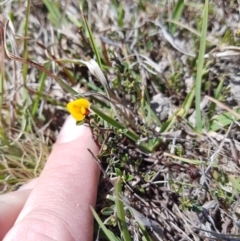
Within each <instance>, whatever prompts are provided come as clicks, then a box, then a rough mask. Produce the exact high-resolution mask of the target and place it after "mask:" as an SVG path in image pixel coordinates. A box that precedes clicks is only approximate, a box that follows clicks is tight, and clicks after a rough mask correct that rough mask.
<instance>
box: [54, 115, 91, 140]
mask: <svg viewBox="0 0 240 241" xmlns="http://www.w3.org/2000/svg"><path fill="white" fill-rule="evenodd" d="M88 132H89V128H88V127H87V126H85V125H84V124H83V125H77V124H76V120H75V119H74V118H73V117H72V116H68V118H67V119H66V121H65V123H64V125H63V127H62V129H61V131H60V133H59V136H58V138H57V141H56V143H57V144H61V143H68V142H71V141H75V140H76V139H78V138H79V137H81V136H82V135H84V134H85V133H88ZM89 135H90V132H89Z"/></svg>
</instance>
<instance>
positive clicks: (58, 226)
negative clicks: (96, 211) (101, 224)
mask: <svg viewBox="0 0 240 241" xmlns="http://www.w3.org/2000/svg"><path fill="white" fill-rule="evenodd" d="M87 148H88V149H90V150H91V151H92V152H93V154H94V155H97V154H98V151H99V150H98V147H97V146H96V144H95V143H94V141H93V139H92V134H91V131H90V129H89V128H88V127H86V126H84V125H82V126H76V124H75V120H74V119H73V118H72V117H69V118H68V119H67V120H66V122H65V124H64V126H63V128H62V130H61V132H60V134H59V137H58V139H57V142H56V144H55V145H54V147H53V150H52V152H51V154H50V156H49V158H48V160H47V163H46V165H45V168H44V170H43V171H42V173H41V175H40V177H39V178H37V179H34V180H32V181H31V182H30V183H28V184H26V185H24V186H23V187H22V188H21V189H19V190H18V191H15V192H11V193H8V194H4V195H1V196H0V240H4V241H10V240H16V241H28V240H29V241H32V240H35V241H40V240H41V241H53V240H56V241H61V240H63V241H66V240H67V241H71V240H81V241H90V240H92V235H93V215H92V213H91V210H90V206H94V205H95V202H96V194H97V186H98V180H99V174H100V170H99V167H98V165H97V163H96V161H95V160H94V159H93V157H92V155H91V154H90V153H89V151H88V150H87Z"/></svg>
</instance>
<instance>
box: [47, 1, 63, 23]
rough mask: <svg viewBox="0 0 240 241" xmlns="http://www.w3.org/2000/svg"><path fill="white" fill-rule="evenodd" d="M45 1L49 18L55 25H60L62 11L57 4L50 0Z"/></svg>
mask: <svg viewBox="0 0 240 241" xmlns="http://www.w3.org/2000/svg"><path fill="white" fill-rule="evenodd" d="M43 3H44V4H45V6H46V8H47V9H48V11H49V15H48V17H49V20H50V21H51V22H52V23H53V25H54V26H55V27H57V26H58V25H59V21H60V19H61V13H60V11H59V9H58V8H57V6H56V5H55V4H54V3H53V2H52V1H49V0H43Z"/></svg>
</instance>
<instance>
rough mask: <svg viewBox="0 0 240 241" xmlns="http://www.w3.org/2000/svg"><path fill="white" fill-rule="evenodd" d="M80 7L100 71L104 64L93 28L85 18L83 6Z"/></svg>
mask: <svg viewBox="0 0 240 241" xmlns="http://www.w3.org/2000/svg"><path fill="white" fill-rule="evenodd" d="M79 7H80V11H81V14H82V18H83V21H84V24H85V27H86V29H87V32H88V35H89V39H90V44H91V47H92V50H93V52H94V54H95V55H96V59H97V63H98V65H99V67H100V69H102V62H101V58H100V54H99V52H98V48H97V45H96V42H95V40H94V37H93V33H92V30H91V28H90V26H89V24H88V22H87V19H86V18H85V16H84V14H83V11H82V7H81V5H80V6H79Z"/></svg>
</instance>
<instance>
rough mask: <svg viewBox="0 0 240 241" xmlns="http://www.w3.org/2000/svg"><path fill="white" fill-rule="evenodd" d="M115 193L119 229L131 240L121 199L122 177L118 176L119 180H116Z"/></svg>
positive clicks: (127, 239) (126, 240)
mask: <svg viewBox="0 0 240 241" xmlns="http://www.w3.org/2000/svg"><path fill="white" fill-rule="evenodd" d="M114 194H115V197H116V199H115V204H116V208H117V217H118V224H119V229H120V231H121V234H122V237H123V239H124V241H131V236H130V234H129V231H128V229H127V223H126V219H125V212H124V206H123V202H122V200H121V195H122V180H121V177H117V180H115V182H114Z"/></svg>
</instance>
